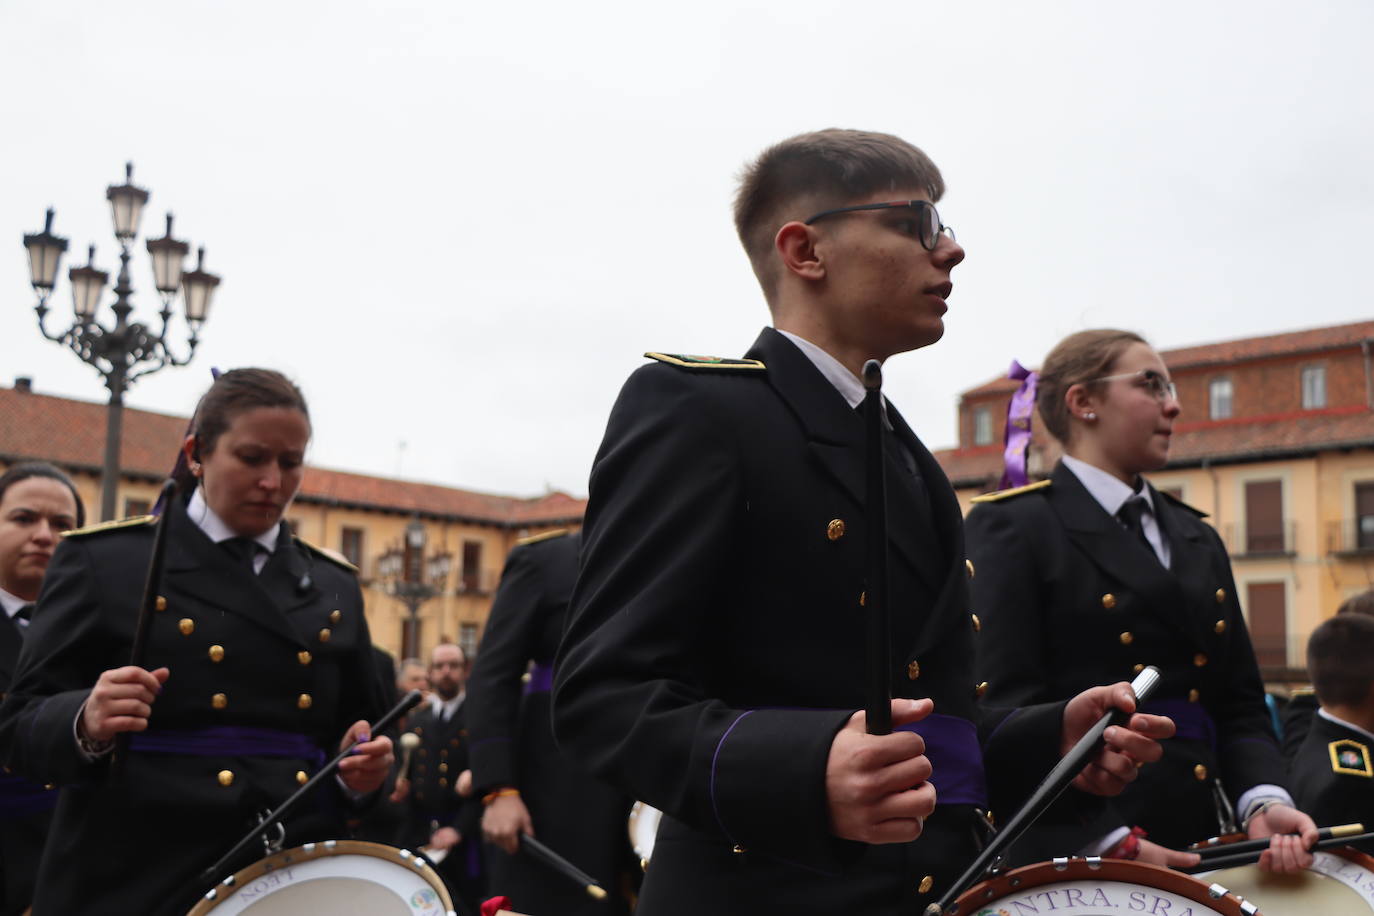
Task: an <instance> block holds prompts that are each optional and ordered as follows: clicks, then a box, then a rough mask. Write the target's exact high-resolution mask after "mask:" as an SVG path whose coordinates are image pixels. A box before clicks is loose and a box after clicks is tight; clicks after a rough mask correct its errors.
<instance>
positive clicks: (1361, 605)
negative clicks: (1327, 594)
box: [1336, 588, 1374, 617]
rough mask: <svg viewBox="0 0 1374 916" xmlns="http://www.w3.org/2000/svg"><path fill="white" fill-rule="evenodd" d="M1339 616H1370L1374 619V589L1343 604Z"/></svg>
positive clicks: (1338, 610) (1363, 592)
mask: <svg viewBox="0 0 1374 916" xmlns="http://www.w3.org/2000/svg"><path fill="white" fill-rule="evenodd" d="M1336 613H1337V614H1368V615H1370V616H1371V617H1374V588H1370V589H1366V590H1364V591H1362V592H1360V593H1359V594H1358V595H1353V596H1351V597H1349V598H1347V599H1345V600H1344V601H1342V602H1341V606H1340V607H1338V608H1336Z"/></svg>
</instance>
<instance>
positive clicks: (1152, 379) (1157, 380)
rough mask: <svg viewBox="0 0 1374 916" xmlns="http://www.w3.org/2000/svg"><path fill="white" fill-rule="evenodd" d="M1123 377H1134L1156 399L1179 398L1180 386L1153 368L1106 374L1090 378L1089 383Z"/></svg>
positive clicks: (1111, 380) (1110, 380)
mask: <svg viewBox="0 0 1374 916" xmlns="http://www.w3.org/2000/svg"><path fill="white" fill-rule="evenodd" d="M1123 378H1128V379H1134V380H1135V381H1136V382H1138V383H1139V385H1140V387H1141V388H1144V389H1145V390H1146V391H1148V392H1150V394H1152V395H1154V396H1155V399H1156V400H1159V401H1166V400H1168V399H1170V398H1172V399H1173V400H1175V401H1177V400H1178V388H1176V387H1175V386H1174V383H1173V382H1172V381H1170V380H1169V379H1167V378H1165V377H1164V376H1163V375H1161V374H1160V373H1158V372H1156V371H1155V370H1153V369H1141V370H1140V371H1138V372H1123V373H1121V374H1119V375H1104V376H1102V377H1101V378H1094V379H1089V380H1088V381H1089V383H1091V382H1113V381H1116V380H1117V379H1123Z"/></svg>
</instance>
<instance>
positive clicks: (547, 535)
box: [515, 528, 568, 547]
mask: <svg viewBox="0 0 1374 916" xmlns="http://www.w3.org/2000/svg"><path fill="white" fill-rule="evenodd" d="M567 533H568V529H567V528H555V529H553V530H552V531H541V532H539V533H538V534H531V535H529V536H528V537H523V538H520V539H519V540H517V541H516V542H515V546H516V547H524V546H526V545H528V544H538V543H539V542H540V541H549V540H552V539H554V538H561V537H562V536H563V535H565V534H567Z"/></svg>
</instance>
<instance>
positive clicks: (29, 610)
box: [14, 601, 33, 623]
mask: <svg viewBox="0 0 1374 916" xmlns="http://www.w3.org/2000/svg"><path fill="white" fill-rule="evenodd" d="M14 619H15V620H22V621H23V622H24V623H28V622H29V621H30V620H32V619H33V602H32V601H30V602H29V603H28V604H21V605H19V610H17V611H15V612H14Z"/></svg>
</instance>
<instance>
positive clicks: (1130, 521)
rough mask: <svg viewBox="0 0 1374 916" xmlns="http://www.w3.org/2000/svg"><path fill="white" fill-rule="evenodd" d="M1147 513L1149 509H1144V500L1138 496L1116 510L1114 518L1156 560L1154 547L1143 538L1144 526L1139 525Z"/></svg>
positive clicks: (1148, 540) (1147, 539)
mask: <svg viewBox="0 0 1374 916" xmlns="http://www.w3.org/2000/svg"><path fill="white" fill-rule="evenodd" d="M1148 511H1149V509H1147V508H1146V506H1145V500H1144V499H1141V498H1140V497H1138V496H1132V497H1131V498H1130V499H1128V500H1126V501H1125V502H1124V503H1122V504H1121V508H1120V509H1117V510H1116V517H1117V519H1118V520H1119V521H1120V522H1121V524H1122V526H1123V527H1125V529H1126V530H1127V531H1129V532H1131V534H1134V535H1135V536H1136V539H1137V540H1139V541H1140V543H1142V544H1144V545H1145V549H1146V550H1148V551H1150V556H1152V557H1154V558H1155V559H1156V560H1158V559H1159V554H1157V553H1155V548H1154V545H1153V544H1151V543H1150V539H1149V538H1147V537H1146V536H1145V526H1144V525H1142V524H1141V523H1140V520H1141V518H1142V517H1143V516H1144V515H1145V513H1146V512H1148Z"/></svg>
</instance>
